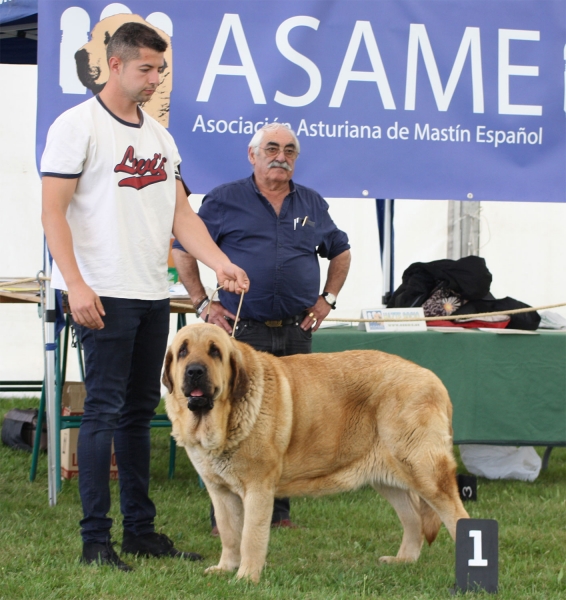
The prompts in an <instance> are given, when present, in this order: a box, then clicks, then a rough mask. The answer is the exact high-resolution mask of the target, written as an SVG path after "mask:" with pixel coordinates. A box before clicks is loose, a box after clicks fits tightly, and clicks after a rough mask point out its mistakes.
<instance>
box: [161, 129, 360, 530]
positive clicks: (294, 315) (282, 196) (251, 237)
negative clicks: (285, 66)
mask: <svg viewBox="0 0 566 600" xmlns="http://www.w3.org/2000/svg"><path fill="white" fill-rule="evenodd" d="M299 151H300V145H299V141H298V139H297V137H296V135H295V133H294V132H293V131H292V130H291V129H289V128H288V127H287V126H286V125H283V124H280V123H271V124H269V125H265V126H264V127H262V128H261V129H260V130H259V131H258V132H257V133H256V134H255V135H254V137H253V138H252V140H251V142H250V144H249V147H248V158H249V161H250V163H251V164H252V165H253V175H252V176H251V177H248V178H246V179H241V180H238V181H234V182H232V183H227V184H224V185H221V186H219V187H217V188H215V189H214V190H212V191H211V192H210V193H209V194H207V195H206V196H205V198H204V200H203V204H202V206H201V208H200V210H199V216H200V217H201V218H202V220H203V221H204V223H205V224H206V226H207V228H208V231H209V232H210V235H211V237H212V239H213V240H214V241H215V242H216V243H217V244H218V246H219V247H220V248H221V250H222V251H223V252H225V253H226V255H227V256H228V257H229V258H230V260H231V261H232V262H234V263H235V264H238V265H240V266H241V267H242V268H243V269H244V270H245V271H246V273H247V274H248V277H249V279H250V291H249V292H248V293H247V294H246V295H245V298H244V301H243V305H242V310H241V313H240V320H239V321H238V323H237V324H236V325H235V327H236V333H235V337H236V339H238V340H240V341H243V342H246V343H248V344H250V345H251V346H253V347H254V348H255V349H256V350H262V351H264V352H270V353H271V354H274V355H276V356H287V355H291V354H307V353H310V352H311V347H312V338H311V336H312V332H313V331H316V330H317V329H318V327H319V326H320V324H321V323H322V321H323V320H324V319H325V318H326V317H327V315H328V313H329V312H330V310H331V309H333V308H335V307H336V297H337V296H338V293H339V292H340V290H341V289H342V286H343V285H344V282H345V280H346V276H347V274H348V270H349V267H350V245H349V243H348V236H347V235H346V234H345V233H344V232H343V231H341V230H340V229H338V228H337V227H336V225H335V224H334V222H333V221H332V219H331V218H330V215H329V213H328V204H327V202H326V201H325V200H324V199H323V198H322V196H320V194H318V193H317V192H315V191H314V190H312V189H310V188H307V187H305V186H302V185H299V184H296V183H295V182H294V181H293V180H292V179H291V178H292V176H293V172H294V168H295V161H296V160H297V158H298V156H299ZM319 256H321V257H323V258H327V259H328V260H329V261H330V264H329V268H328V275H327V279H326V282H325V285H324V286H323V290H322V293H321V289H320V266H319V262H318V257H319ZM173 258H174V261H175V265H176V267H177V270H178V272H179V276H180V278H181V281H182V282H183V284H184V285H185V287H186V288H187V291H188V293H189V295H190V297H191V300H192V302H193V305H194V306H195V308H196V309H197V315H198V316H200V317H201V318H208V322H209V323H213V324H215V325H218V326H220V327H223V328H224V329H225V330H226V331H227V332H228V333H232V328H233V327H234V320H235V318H236V314H235V313H236V312H237V307H238V303H239V296H237V295H236V294H231V293H227V292H224V291H220V296H219V300H220V301H219V302H212V305H211V306H210V307H209V306H208V303H209V299H208V298H207V295H206V292H205V290H204V286H203V285H202V282H201V280H200V275H199V269H198V264H197V261H196V260H195V259H194V258H193V257H192V256H191V255H189V254H188V253H186V252H185V251H184V249H183V248H182V246H181V245H180V244H179V243H178V242H175V244H174V246H173ZM289 511H290V506H289V500H288V499H286V498H284V499H276V500H275V504H274V510H273V517H272V526H283V527H292V526H293V524H292V522H291V520H290V513H289ZM213 523H214V521H213Z"/></svg>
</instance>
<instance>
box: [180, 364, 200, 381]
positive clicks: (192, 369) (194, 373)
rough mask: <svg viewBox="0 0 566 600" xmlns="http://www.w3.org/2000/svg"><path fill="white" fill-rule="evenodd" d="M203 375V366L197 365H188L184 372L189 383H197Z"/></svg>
mask: <svg viewBox="0 0 566 600" xmlns="http://www.w3.org/2000/svg"><path fill="white" fill-rule="evenodd" d="M204 373H205V368H204V366H203V365H200V364H198V363H194V364H192V365H189V366H188V367H187V369H186V371H185V374H186V376H187V377H188V378H189V379H190V380H191V381H198V380H199V379H200V378H201V377H202V376H203V375H204Z"/></svg>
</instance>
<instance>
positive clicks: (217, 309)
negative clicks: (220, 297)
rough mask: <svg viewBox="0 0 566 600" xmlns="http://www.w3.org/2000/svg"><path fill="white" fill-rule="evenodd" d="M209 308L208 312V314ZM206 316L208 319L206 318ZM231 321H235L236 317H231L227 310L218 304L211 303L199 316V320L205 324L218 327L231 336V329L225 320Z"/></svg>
mask: <svg viewBox="0 0 566 600" xmlns="http://www.w3.org/2000/svg"><path fill="white" fill-rule="evenodd" d="M209 307H210V312H209V310H208V309H209ZM207 315H208V319H207V318H206V317H207ZM225 317H227V318H228V319H232V321H235V320H236V315H233V314H232V313H231V312H230V311H229V310H226V309H225V308H224V307H223V306H222V304H220V302H211V303H210V304H209V305H208V306H207V307H206V308H205V309H204V310H203V311H202V313H201V314H200V318H201V319H202V320H203V321H206V322H207V323H212V324H213V325H218V327H222V329H224V330H225V331H227V332H228V333H229V334H232V328H231V327H230V323H228V321H227V320H226V318H225Z"/></svg>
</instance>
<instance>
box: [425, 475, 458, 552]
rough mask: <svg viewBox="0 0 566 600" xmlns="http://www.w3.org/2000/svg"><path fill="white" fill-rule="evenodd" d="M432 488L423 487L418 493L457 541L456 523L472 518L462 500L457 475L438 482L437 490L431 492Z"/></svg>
mask: <svg viewBox="0 0 566 600" xmlns="http://www.w3.org/2000/svg"><path fill="white" fill-rule="evenodd" d="M430 487H431V486H430V485H426V487H425V486H422V489H417V492H418V493H419V494H420V495H421V497H422V498H423V499H424V500H426V502H427V503H428V504H429V505H430V506H431V507H432V509H434V511H435V512H436V513H437V514H438V517H440V519H441V520H442V522H443V523H444V525H445V526H446V529H448V532H449V533H450V536H451V537H452V539H453V540H454V541H456V523H457V522H458V520H459V519H469V518H470V515H468V513H467V512H466V509H465V508H464V505H463V504H462V500H461V499H460V494H459V492H458V484H457V483H456V473H455V472H454V473H451V474H450V475H449V476H446V477H442V478H441V479H439V480H437V481H436V486H435V487H436V489H434V490H431V489H430ZM424 500H423V501H424ZM427 537H428V536H427ZM433 539H434V537H433ZM430 541H432V540H430Z"/></svg>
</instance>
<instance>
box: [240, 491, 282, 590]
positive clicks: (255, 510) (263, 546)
mask: <svg viewBox="0 0 566 600" xmlns="http://www.w3.org/2000/svg"><path fill="white" fill-rule="evenodd" d="M273 499H274V491H273V488H271V486H270V488H268V489H267V490H266V489H265V488H260V489H250V490H248V491H247V492H246V494H245V496H244V529H243V531H242V546H241V554H242V562H241V563H240V568H239V569H238V575H237V576H238V579H241V578H242V577H245V578H248V579H250V580H251V581H253V582H255V583H257V582H258V581H259V577H260V575H261V571H262V569H263V566H264V565H265V558H266V556H267V545H268V543H269V530H270V526H271V516H272V514H273Z"/></svg>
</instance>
